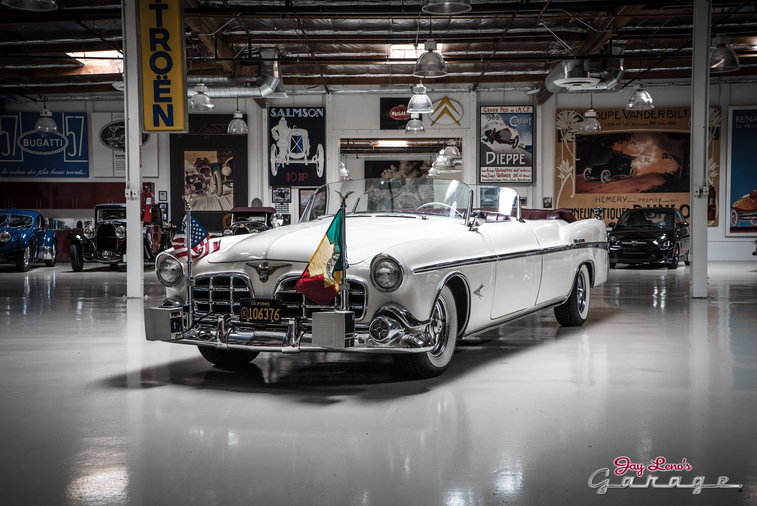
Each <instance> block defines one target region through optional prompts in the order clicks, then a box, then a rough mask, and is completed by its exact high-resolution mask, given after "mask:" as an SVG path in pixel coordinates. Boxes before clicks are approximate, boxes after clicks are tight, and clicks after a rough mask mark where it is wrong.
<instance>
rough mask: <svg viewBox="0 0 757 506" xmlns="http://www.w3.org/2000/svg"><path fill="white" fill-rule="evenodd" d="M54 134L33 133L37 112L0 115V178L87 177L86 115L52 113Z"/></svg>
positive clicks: (87, 144) (87, 138)
mask: <svg viewBox="0 0 757 506" xmlns="http://www.w3.org/2000/svg"><path fill="white" fill-rule="evenodd" d="M52 118H53V120H54V121H55V123H56V125H58V131H57V132H37V131H36V130H35V129H34V125H35V124H36V122H37V120H38V119H39V113H37V112H15V113H6V114H3V115H0V177H88V176H89V137H88V134H87V114H86V113H70V112H54V113H53V116H52Z"/></svg>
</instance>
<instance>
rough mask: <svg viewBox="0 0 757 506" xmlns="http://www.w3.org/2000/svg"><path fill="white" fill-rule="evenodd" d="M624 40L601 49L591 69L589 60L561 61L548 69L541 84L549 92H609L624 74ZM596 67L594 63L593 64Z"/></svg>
mask: <svg viewBox="0 0 757 506" xmlns="http://www.w3.org/2000/svg"><path fill="white" fill-rule="evenodd" d="M624 50H625V43H618V42H615V43H613V44H611V45H609V46H606V47H605V48H604V51H603V53H604V54H600V56H601V59H600V60H598V64H599V65H598V69H597V70H590V67H591V66H590V61H589V60H563V61H560V62H558V63H557V64H556V65H555V66H553V67H552V69H551V70H550V71H549V74H548V75H547V78H546V79H545V80H544V86H545V88H546V89H547V90H549V91H550V92H551V93H596V92H601V91H611V90H613V89H615V87H616V86H618V84H620V79H621V78H622V77H623V73H624V69H623V58H622V55H623V51H624ZM595 67H596V65H595Z"/></svg>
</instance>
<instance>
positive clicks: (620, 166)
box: [584, 151, 633, 183]
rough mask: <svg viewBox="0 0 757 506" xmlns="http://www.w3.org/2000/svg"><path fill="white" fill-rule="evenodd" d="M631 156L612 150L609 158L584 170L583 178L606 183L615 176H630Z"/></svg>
mask: <svg viewBox="0 0 757 506" xmlns="http://www.w3.org/2000/svg"><path fill="white" fill-rule="evenodd" d="M632 161H633V157H632V156H630V155H627V154H625V153H621V152H620V151H613V152H612V154H611V155H610V159H609V160H607V161H606V162H604V163H598V164H596V165H592V166H591V167H587V168H586V169H585V170H584V179H586V180H587V181H594V180H597V179H599V180H600V181H602V182H603V183H607V182H608V181H610V179H612V178H613V177H615V176H619V175H621V176H629V177H630V176H631V169H632V166H631V162H632Z"/></svg>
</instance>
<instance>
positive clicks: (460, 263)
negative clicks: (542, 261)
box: [413, 241, 610, 274]
mask: <svg viewBox="0 0 757 506" xmlns="http://www.w3.org/2000/svg"><path fill="white" fill-rule="evenodd" d="M584 248H598V249H604V250H608V249H609V248H610V246H609V244H608V243H607V242H606V241H601V242H600V241H597V242H581V243H574V244H568V245H565V246H554V247H551V248H541V249H532V250H526V251H518V252H516V253H506V254H504V255H488V256H484V257H474V258H466V259H463V260H453V261H450V262H441V263H438V264H430V265H423V266H421V267H416V268H415V269H413V274H422V273H424V272H431V271H436V270H439V269H450V268H455V267H464V266H468V265H478V264H485V263H490V262H501V261H504V260H514V259H516V258H525V257H530V256H535V255H550V254H552V253H562V252H565V251H570V250H575V249H584Z"/></svg>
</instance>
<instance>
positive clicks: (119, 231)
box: [115, 225, 126, 239]
mask: <svg viewBox="0 0 757 506" xmlns="http://www.w3.org/2000/svg"><path fill="white" fill-rule="evenodd" d="M115 233H116V237H117V238H119V239H123V238H124V237H126V227H124V226H123V225H119V226H117V227H116V232H115Z"/></svg>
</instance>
